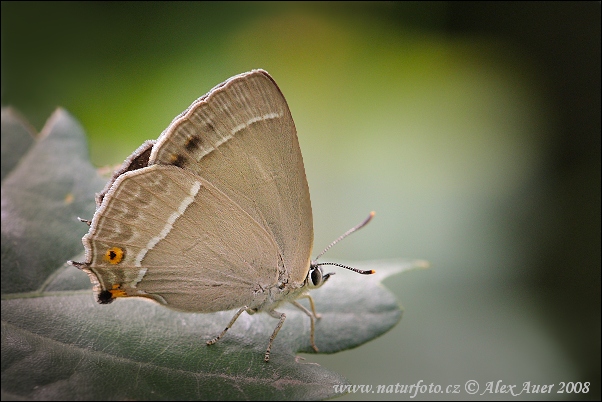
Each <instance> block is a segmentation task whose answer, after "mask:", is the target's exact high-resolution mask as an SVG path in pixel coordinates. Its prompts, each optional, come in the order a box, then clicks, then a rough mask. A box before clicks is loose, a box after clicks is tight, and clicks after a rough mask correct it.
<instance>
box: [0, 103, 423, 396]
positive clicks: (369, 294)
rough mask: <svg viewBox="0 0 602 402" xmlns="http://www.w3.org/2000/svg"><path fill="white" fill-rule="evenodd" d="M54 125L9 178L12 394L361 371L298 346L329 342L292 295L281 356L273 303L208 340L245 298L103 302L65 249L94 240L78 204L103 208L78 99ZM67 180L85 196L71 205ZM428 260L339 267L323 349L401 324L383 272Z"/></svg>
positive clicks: (317, 388) (318, 387) (306, 386)
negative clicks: (328, 364)
mask: <svg viewBox="0 0 602 402" xmlns="http://www.w3.org/2000/svg"><path fill="white" fill-rule="evenodd" d="M3 127H4V126H3ZM44 131H46V132H47V134H46V135H45V136H44V137H43V139H41V140H39V141H37V142H36V143H35V144H34V145H33V146H32V147H31V149H30V151H29V152H28V153H27V154H26V155H25V156H24V157H23V158H22V160H21V162H20V163H19V164H18V165H17V167H16V168H15V169H14V170H13V171H12V172H11V173H9V175H8V176H7V179H6V180H5V183H3V185H2V217H3V219H2V285H3V287H2V289H3V295H2V297H3V299H2V397H3V399H4V398H9V399H62V400H67V399H68V400H74V399H137V400H139V399H146V400H158V399H170V400H174V399H279V400H280V399H324V398H329V397H333V396H336V395H340V394H337V393H335V392H334V387H333V386H334V385H341V384H346V383H347V381H346V380H345V379H344V378H343V377H342V376H341V375H339V374H337V373H334V372H331V371H329V370H327V369H325V368H323V367H321V366H319V365H317V364H315V363H311V362H308V361H306V360H304V359H302V358H300V357H298V356H296V354H297V353H299V352H304V353H315V352H314V351H313V349H312V348H311V346H310V342H309V333H310V320H309V318H308V317H307V316H306V315H305V314H304V313H303V312H301V311H299V310H298V309H296V308H295V307H293V306H292V305H290V304H284V305H282V306H281V308H279V311H282V312H285V313H286V315H287V319H286V321H285V323H284V325H283V327H282V329H281V330H280V332H279V334H278V336H277V337H276V340H275V341H274V345H273V348H272V354H271V359H270V362H269V363H265V362H264V361H263V354H264V353H265V348H266V347H267V343H268V339H269V337H270V335H271V333H272V331H273V330H274V328H275V326H276V324H277V320H275V319H274V318H272V317H270V316H269V315H267V314H255V315H248V314H246V313H243V314H242V315H241V316H240V317H239V319H238V321H236V323H235V324H234V326H233V327H232V329H231V330H229V331H228V333H227V334H226V335H225V336H224V338H223V339H221V340H220V341H218V342H217V343H216V344H215V345H211V346H207V345H206V344H205V342H206V341H207V340H209V339H212V338H213V337H215V336H216V335H217V334H219V333H220V332H221V330H222V329H223V328H224V327H225V325H226V324H227V323H228V322H229V321H230V319H231V318H232V316H233V315H234V311H224V312H219V313H214V314H191V313H181V312H176V311H172V310H169V309H167V308H165V307H163V306H160V305H158V304H154V303H151V302H148V301H146V300H142V299H135V298H131V299H129V298H128V299H120V300H117V301H116V302H114V303H112V304H110V305H99V304H97V303H96V302H95V301H94V297H93V295H92V291H91V285H90V282H89V279H88V277H87V275H86V274H84V273H83V272H81V271H79V270H77V269H76V268H75V267H72V266H68V265H65V264H64V261H66V260H67V259H69V258H70V257H72V255H73V254H75V253H76V252H81V250H82V249H83V246H82V245H81V236H82V235H83V234H84V233H85V232H86V225H84V224H82V223H79V222H77V221H76V220H75V217H76V216H78V215H83V216H84V217H91V215H92V212H93V210H94V205H95V203H94V193H95V192H96V191H98V190H100V189H101V188H102V187H103V186H102V184H103V181H102V180H101V179H99V178H98V177H97V175H96V173H95V172H94V169H93V168H92V167H91V166H90V165H89V162H88V161H87V159H86V155H87V152H86V150H85V141H84V136H83V132H82V130H81V128H80V127H79V125H77V123H76V122H75V121H74V120H73V119H72V118H71V117H70V116H69V115H68V114H67V113H66V112H64V111H61V110H59V111H57V112H56V113H55V114H54V115H53V117H52V118H51V119H50V120H49V123H48V124H47V127H46V128H45V129H44ZM32 176H33V177H32ZM5 185H7V186H8V187H7V191H5ZM65 194H71V195H72V197H73V200H72V201H71V202H70V203H68V204H67V205H64V200H65ZM34 201H35V202H34ZM71 222H75V225H73V226H72V224H71ZM5 240H6V248H5ZM74 242H75V243H77V247H74V246H73V243H74ZM76 259H78V258H76ZM82 259H83V258H79V260H82ZM420 264H421V263H420V262H417V261H385V262H372V263H353V264H352V265H354V266H356V267H358V268H361V269H375V270H376V271H377V273H376V274H375V275H369V276H366V275H358V274H355V273H352V272H349V271H346V270H342V269H335V270H336V275H335V276H334V277H332V278H331V279H330V280H329V281H328V282H327V283H326V284H325V285H324V286H323V287H321V288H320V289H317V290H315V291H313V292H312V293H311V294H312V296H313V298H314V300H315V302H316V310H317V311H318V313H320V314H321V315H322V317H321V319H320V320H318V322H317V324H316V333H315V337H316V344H317V345H318V347H319V348H320V353H335V352H338V351H341V350H344V349H349V348H354V347H357V346H359V345H361V344H363V343H365V342H368V341H369V340H371V339H374V338H376V337H378V336H380V335H382V334H383V333H385V332H386V331H388V330H389V329H391V328H392V327H393V326H394V325H395V324H397V322H399V320H400V318H401V309H400V307H399V305H398V303H397V301H396V300H395V297H394V296H393V295H392V294H391V293H390V292H389V291H388V290H387V289H385V288H384V287H383V286H382V285H381V284H380V282H381V281H382V280H383V279H384V278H385V277H387V276H390V275H392V274H395V273H398V272H401V271H403V270H405V269H408V268H411V267H415V266H420ZM5 278H6V283H5ZM306 302H307V301H306V300H301V303H306ZM306 306H307V304H306Z"/></svg>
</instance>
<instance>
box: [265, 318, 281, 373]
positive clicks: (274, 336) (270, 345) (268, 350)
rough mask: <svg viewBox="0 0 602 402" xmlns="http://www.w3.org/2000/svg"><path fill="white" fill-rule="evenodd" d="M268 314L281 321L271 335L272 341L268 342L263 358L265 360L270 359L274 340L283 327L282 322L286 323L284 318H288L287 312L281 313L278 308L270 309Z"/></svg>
mask: <svg viewBox="0 0 602 402" xmlns="http://www.w3.org/2000/svg"><path fill="white" fill-rule="evenodd" d="M268 314H269V315H271V316H272V317H274V318H278V319H279V320H280V321H279V322H278V325H276V328H274V332H273V333H272V336H270V342H269V343H268V348H267V350H266V351H265V356H264V358H263V360H265V361H266V362H268V361H270V351H271V350H272V342H274V338H276V335H278V331H280V328H282V324H284V320H286V314H284V313H279V312H277V311H276V310H270V311H268Z"/></svg>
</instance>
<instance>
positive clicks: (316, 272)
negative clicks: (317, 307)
mask: <svg viewBox="0 0 602 402" xmlns="http://www.w3.org/2000/svg"><path fill="white" fill-rule="evenodd" d="M309 277H310V279H311V285H312V287H316V288H317V287H319V286H321V285H322V284H323V283H324V275H323V274H322V268H320V267H319V266H317V267H312V268H311V269H310V271H309Z"/></svg>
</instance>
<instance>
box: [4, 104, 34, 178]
mask: <svg viewBox="0 0 602 402" xmlns="http://www.w3.org/2000/svg"><path fill="white" fill-rule="evenodd" d="M34 137H35V130H34V129H33V127H31V126H30V125H29V124H27V122H25V120H23V118H22V117H21V116H20V115H19V114H18V113H17V112H16V111H15V110H14V109H12V108H10V107H6V108H5V107H3V108H2V148H1V149H2V159H1V160H0V162H1V163H2V175H1V178H2V180H4V178H5V177H6V175H8V173H9V172H11V171H12V170H13V169H14V168H15V166H17V164H18V163H19V161H20V160H21V157H23V155H24V154H25V153H26V152H27V150H28V149H29V147H31V146H32V145H33V142H34Z"/></svg>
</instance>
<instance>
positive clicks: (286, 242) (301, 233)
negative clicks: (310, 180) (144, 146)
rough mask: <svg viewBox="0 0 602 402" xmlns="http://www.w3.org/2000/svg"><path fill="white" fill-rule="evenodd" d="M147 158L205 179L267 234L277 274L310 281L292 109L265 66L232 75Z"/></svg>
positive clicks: (304, 192) (306, 207) (307, 220)
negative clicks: (277, 263) (277, 261)
mask: <svg viewBox="0 0 602 402" xmlns="http://www.w3.org/2000/svg"><path fill="white" fill-rule="evenodd" d="M149 164H163V165H176V166H179V167H181V168H184V169H186V170H190V171H192V172H194V173H196V174H198V175H199V176H201V177H203V178H204V179H206V180H207V181H208V182H210V183H211V184H212V185H213V186H215V187H216V188H218V189H219V190H220V191H222V192H223V193H224V194H225V195H226V196H227V197H229V198H230V199H231V200H232V201H233V202H234V203H235V204H236V205H237V206H239V207H240V208H241V209H242V210H244V211H245V212H246V213H247V214H248V215H249V216H250V217H251V218H252V219H253V220H255V221H256V222H257V223H258V224H259V225H260V226H261V227H263V228H264V229H265V230H266V231H267V232H268V233H270V235H271V236H272V238H273V239H274V241H275V242H276V244H277V245H278V249H279V252H280V255H281V256H282V260H283V262H284V266H281V267H280V268H279V270H280V272H279V278H280V280H281V281H284V282H288V283H294V284H299V285H300V284H301V283H302V282H303V281H304V280H305V277H306V276H307V272H308V270H309V263H310V256H311V249H312V244H313V218H312V210H311V202H310V198H309V188H308V185H307V179H306V177H305V169H304V166H303V158H302V156H301V150H300V148H299V142H298V139H297V132H296V129H295V124H294V122H293V119H292V116H291V113H290V110H289V108H288V105H287V103H286V100H285V99H284V96H283V95H282V93H281V92H280V89H279V88H278V86H277V85H276V83H275V82H274V80H273V79H272V78H271V77H270V75H269V74H268V73H267V72H265V71H263V70H254V71H251V72H248V73H244V74H241V75H238V76H235V77H233V78H231V79H229V80H228V81H226V82H224V83H222V84H220V85H218V86H217V87H215V88H214V89H213V90H212V91H211V92H209V93H208V94H207V95H205V96H203V97H202V98H199V99H198V100H197V101H195V102H194V103H193V104H192V105H191V106H190V107H189V108H188V109H187V110H186V111H184V112H183V113H182V114H181V115H179V116H178V117H176V118H175V119H174V121H173V122H172V123H171V124H170V126H169V127H168V128H167V129H166V130H165V131H164V132H163V133H162V135H161V136H160V137H159V139H158V140H157V144H156V145H155V146H154V147H153V150H152V153H151V156H150V161H149ZM274 268H276V267H274Z"/></svg>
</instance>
